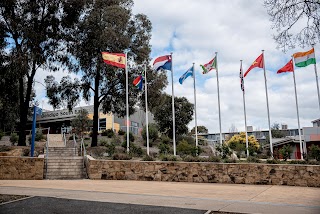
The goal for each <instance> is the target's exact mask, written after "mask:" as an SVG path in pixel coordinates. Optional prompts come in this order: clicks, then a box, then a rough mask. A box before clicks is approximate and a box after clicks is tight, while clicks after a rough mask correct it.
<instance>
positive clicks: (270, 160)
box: [267, 159, 281, 164]
mask: <svg viewBox="0 0 320 214" xmlns="http://www.w3.org/2000/svg"><path fill="white" fill-rule="evenodd" d="M280 163H281V161H279V160H276V159H269V160H267V164H280Z"/></svg>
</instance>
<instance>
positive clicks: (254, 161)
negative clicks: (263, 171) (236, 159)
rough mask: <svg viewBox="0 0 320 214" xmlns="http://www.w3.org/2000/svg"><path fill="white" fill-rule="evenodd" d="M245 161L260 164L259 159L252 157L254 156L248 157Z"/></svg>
mask: <svg viewBox="0 0 320 214" xmlns="http://www.w3.org/2000/svg"><path fill="white" fill-rule="evenodd" d="M247 161H248V162H249V163H260V162H261V161H260V160H259V158H257V157H254V156H249V157H248V158H247Z"/></svg>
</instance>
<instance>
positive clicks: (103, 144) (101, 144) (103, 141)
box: [100, 139, 109, 146]
mask: <svg viewBox="0 0 320 214" xmlns="http://www.w3.org/2000/svg"><path fill="white" fill-rule="evenodd" d="M107 145H109V143H108V141H107V140H103V139H102V140H100V146H107Z"/></svg>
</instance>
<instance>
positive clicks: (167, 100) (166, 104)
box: [154, 95, 194, 138]
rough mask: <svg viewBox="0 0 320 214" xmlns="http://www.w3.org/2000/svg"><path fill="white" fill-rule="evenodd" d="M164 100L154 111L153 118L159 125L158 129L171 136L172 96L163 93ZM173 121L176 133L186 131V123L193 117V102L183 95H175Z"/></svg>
mask: <svg viewBox="0 0 320 214" xmlns="http://www.w3.org/2000/svg"><path fill="white" fill-rule="evenodd" d="M163 97H164V101H163V103H160V104H159V105H158V106H157V107H156V108H155V111H154V119H155V121H156V122H157V124H158V126H159V131H160V132H162V133H164V134H166V135H168V136H170V137H171V138H172V136H173V134H172V132H173V130H172V97H171V96H170V95H163ZM174 105H175V118H176V120H175V122H176V130H175V131H176V133H175V134H176V135H183V134H187V133H188V126H187V125H188V124H189V122H190V121H191V120H192V117H193V108H194V107H193V104H192V103H190V102H189V101H188V99H187V98H185V97H175V101H174Z"/></svg>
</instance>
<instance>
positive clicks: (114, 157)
mask: <svg viewBox="0 0 320 214" xmlns="http://www.w3.org/2000/svg"><path fill="white" fill-rule="evenodd" d="M130 159H131V156H130V155H128V154H126V153H116V154H114V155H112V160H130Z"/></svg>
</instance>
